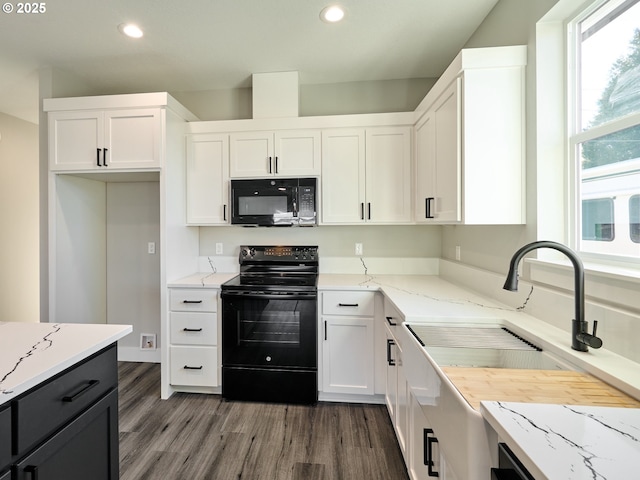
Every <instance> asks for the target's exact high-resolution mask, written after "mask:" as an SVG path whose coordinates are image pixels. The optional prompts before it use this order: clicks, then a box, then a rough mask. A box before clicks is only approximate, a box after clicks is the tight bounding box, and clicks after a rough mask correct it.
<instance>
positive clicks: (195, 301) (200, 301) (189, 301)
mask: <svg viewBox="0 0 640 480" xmlns="http://www.w3.org/2000/svg"><path fill="white" fill-rule="evenodd" d="M182 303H202V300H183V301H182Z"/></svg>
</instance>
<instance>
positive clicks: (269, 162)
mask: <svg viewBox="0 0 640 480" xmlns="http://www.w3.org/2000/svg"><path fill="white" fill-rule="evenodd" d="M269 173H273V172H272V171H271V157H269Z"/></svg>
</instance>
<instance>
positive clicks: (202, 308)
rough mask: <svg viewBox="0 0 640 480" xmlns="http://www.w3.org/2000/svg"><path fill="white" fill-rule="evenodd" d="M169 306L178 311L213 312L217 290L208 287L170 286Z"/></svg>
mask: <svg viewBox="0 0 640 480" xmlns="http://www.w3.org/2000/svg"><path fill="white" fill-rule="evenodd" d="M170 296H171V299H170V308H171V310H173V311H178V312H215V311H217V310H218V291H217V290H213V289H210V288H197V289H196V288H194V289H189V288H172V289H171V293H170Z"/></svg>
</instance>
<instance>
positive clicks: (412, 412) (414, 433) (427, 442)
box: [407, 391, 456, 480]
mask: <svg viewBox="0 0 640 480" xmlns="http://www.w3.org/2000/svg"><path fill="white" fill-rule="evenodd" d="M409 428H410V431H409V455H408V459H407V470H408V471H409V477H410V478H411V480H421V479H428V478H433V477H437V478H440V479H445V480H456V477H455V475H454V474H453V472H452V471H451V469H450V468H449V466H448V465H447V462H446V460H445V458H444V456H443V455H442V453H441V452H440V445H439V442H438V437H437V436H436V433H435V432H434V430H433V428H431V426H430V425H429V422H428V421H427V417H425V416H424V413H423V412H422V407H420V404H419V403H418V401H417V400H416V397H415V395H413V393H412V392H411V391H409Z"/></svg>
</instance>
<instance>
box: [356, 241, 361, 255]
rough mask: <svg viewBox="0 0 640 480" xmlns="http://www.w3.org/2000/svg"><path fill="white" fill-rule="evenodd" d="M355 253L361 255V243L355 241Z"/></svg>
mask: <svg viewBox="0 0 640 480" xmlns="http://www.w3.org/2000/svg"><path fill="white" fill-rule="evenodd" d="M356 255H360V256H362V244H361V243H356Z"/></svg>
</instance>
